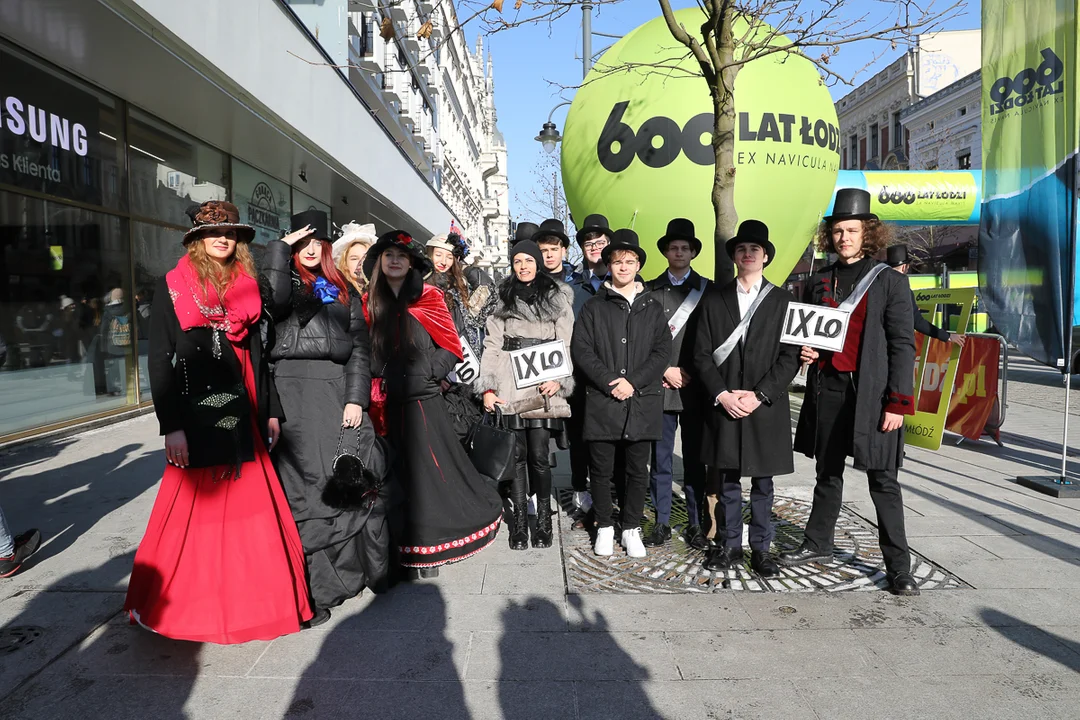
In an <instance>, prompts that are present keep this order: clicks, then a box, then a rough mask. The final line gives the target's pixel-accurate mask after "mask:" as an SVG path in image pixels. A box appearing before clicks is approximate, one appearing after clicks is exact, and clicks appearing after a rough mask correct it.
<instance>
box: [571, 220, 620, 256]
mask: <svg viewBox="0 0 1080 720" xmlns="http://www.w3.org/2000/svg"><path fill="white" fill-rule="evenodd" d="M593 232H600V233H604V234H605V235H607V236H608V240H611V228H610V227H609V226H608V219H607V218H606V217H604V216H603V215H600V214H599V213H594V214H592V215H589V216H587V217H586V218H585V222H584V223H582V225H581V227H579V228H578V231H577V234H576V235H574V239H575V240H577V244H578V245H581V246H582V250H584V249H585V236H586V235H588V234H589V233H593Z"/></svg>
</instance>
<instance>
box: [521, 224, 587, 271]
mask: <svg viewBox="0 0 1080 720" xmlns="http://www.w3.org/2000/svg"><path fill="white" fill-rule="evenodd" d="M532 240H533V242H535V243H536V244H537V245H539V246H540V252H541V253H543V255H544V270H545V271H546V272H547V274H548V275H550V276H551V277H553V278H555V279H556V280H559V281H561V282H565V283H572V282H574V281H575V280H577V279H578V277H580V275H579V274H578V273H577V272H576V271H575V270H574V266H573V265H571V264H570V263H568V262H566V250H567V248H569V247H570V238H568V237H567V236H566V230H565V229H564V228H563V224H562V221H561V220H545V221H544V222H542V223H540V228H539V229H538V230H537V231H536V234H535V235H533V237H532Z"/></svg>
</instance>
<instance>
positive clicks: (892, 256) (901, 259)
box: [885, 245, 908, 267]
mask: <svg viewBox="0 0 1080 720" xmlns="http://www.w3.org/2000/svg"><path fill="white" fill-rule="evenodd" d="M885 262H887V263H888V264H889V267H899V266H900V265H907V264H908V251H907V245H890V246H889V247H888V249H886V250H885Z"/></svg>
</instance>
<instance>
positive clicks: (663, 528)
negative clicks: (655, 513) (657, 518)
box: [642, 523, 671, 547]
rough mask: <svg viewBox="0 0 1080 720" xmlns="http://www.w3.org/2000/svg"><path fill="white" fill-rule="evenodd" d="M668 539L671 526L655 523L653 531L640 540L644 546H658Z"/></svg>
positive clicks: (669, 538)
mask: <svg viewBox="0 0 1080 720" xmlns="http://www.w3.org/2000/svg"><path fill="white" fill-rule="evenodd" d="M669 540H671V528H670V527H668V526H667V525H662V524H660V523H657V525H656V527H654V528H653V531H652V532H651V533H649V534H648V535H647V536H646V537H645V538H644V539H643V540H642V543H643V544H644V545H645V547H660V546H661V545H663V544H664V543H666V542H668V541H669Z"/></svg>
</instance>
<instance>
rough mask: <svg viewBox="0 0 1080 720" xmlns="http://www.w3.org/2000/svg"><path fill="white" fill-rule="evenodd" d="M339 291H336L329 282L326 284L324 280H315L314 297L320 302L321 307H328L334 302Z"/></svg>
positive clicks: (334, 286)
mask: <svg viewBox="0 0 1080 720" xmlns="http://www.w3.org/2000/svg"><path fill="white" fill-rule="evenodd" d="M340 292H341V291H340V290H338V289H337V286H336V285H334V284H333V283H331V282H327V280H326V278H324V277H322V276H319V277H317V278H315V297H317V298H319V300H321V301H322V304H323V305H329V304H330V303H332V302H335V301H336V300H337V298H338V294H339V293H340Z"/></svg>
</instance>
